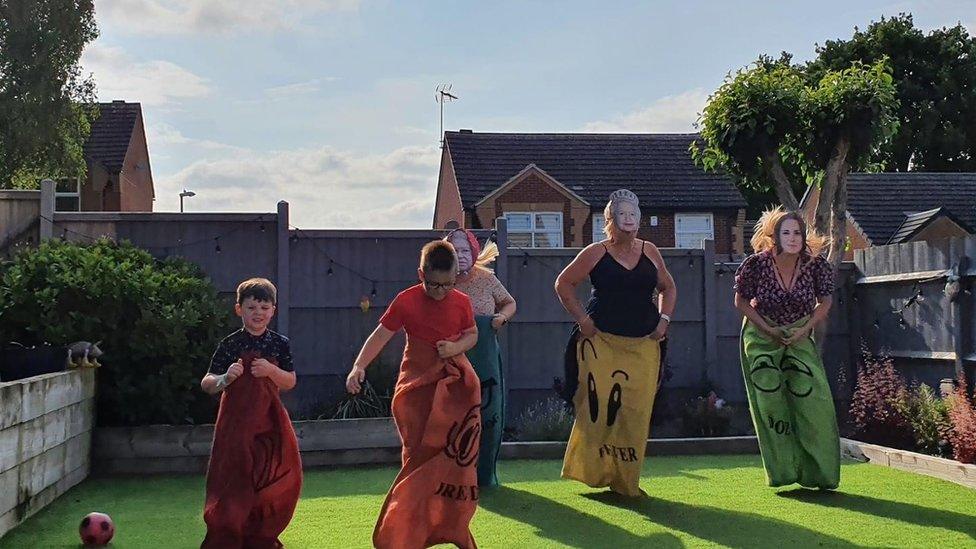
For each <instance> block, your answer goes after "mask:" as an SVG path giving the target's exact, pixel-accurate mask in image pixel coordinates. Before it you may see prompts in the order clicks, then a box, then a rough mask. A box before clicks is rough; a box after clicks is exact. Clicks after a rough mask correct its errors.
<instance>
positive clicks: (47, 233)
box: [41, 179, 55, 242]
mask: <svg viewBox="0 0 976 549" xmlns="http://www.w3.org/2000/svg"><path fill="white" fill-rule="evenodd" d="M54 190H55V183H54V181H52V180H50V179H45V180H43V181H41V242H44V241H45V240H50V239H51V238H52V237H53V236H54Z"/></svg>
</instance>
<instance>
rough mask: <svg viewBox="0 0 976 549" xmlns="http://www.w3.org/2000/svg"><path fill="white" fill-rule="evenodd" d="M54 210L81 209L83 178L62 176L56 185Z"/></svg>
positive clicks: (70, 210)
mask: <svg viewBox="0 0 976 549" xmlns="http://www.w3.org/2000/svg"><path fill="white" fill-rule="evenodd" d="M54 210H55V211H58V212H77V211H81V178H80V177H62V178H60V179H58V180H57V182H56V183H55V185H54Z"/></svg>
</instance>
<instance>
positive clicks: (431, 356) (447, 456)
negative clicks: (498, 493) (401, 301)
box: [373, 339, 481, 549]
mask: <svg viewBox="0 0 976 549" xmlns="http://www.w3.org/2000/svg"><path fill="white" fill-rule="evenodd" d="M393 418H394V420H395V421H396V425H397V429H398V430H399V432H400V438H401V440H402V441H403V456H402V459H403V467H402V468H401V469H400V474H398V475H397V477H396V480H394V481H393V486H392V487H391V488H390V492H389V493H388V494H387V496H386V501H385V502H384V503H383V509H382V510H381V511H380V516H379V519H378V520H377V522H376V529H375V530H374V531H373V545H375V546H376V547H378V548H380V549H393V548H396V549H414V548H424V547H430V546H432V545H436V544H438V543H453V544H455V545H457V546H458V547H461V548H462V549H474V548H475V547H477V545H476V544H475V541H474V537H473V536H472V535H471V529H470V527H469V525H470V523H471V518H472V517H473V516H474V512H475V510H476V509H477V507H478V470H477V464H478V446H479V443H480V438H481V387H480V385H479V383H478V376H477V374H475V372H474V368H472V367H471V363H470V362H468V359H467V358H465V357H464V355H458V356H456V357H453V358H450V359H446V360H445V359H442V358H440V357H439V356H438V354H437V349H436V348H434V347H433V346H431V345H429V344H427V343H423V342H420V341H413V342H411V341H410V340H409V339H408V343H407V347H406V350H404V352H403V363H402V364H401V366H400V377H399V379H398V380H397V386H396V391H395V392H394V394H393Z"/></svg>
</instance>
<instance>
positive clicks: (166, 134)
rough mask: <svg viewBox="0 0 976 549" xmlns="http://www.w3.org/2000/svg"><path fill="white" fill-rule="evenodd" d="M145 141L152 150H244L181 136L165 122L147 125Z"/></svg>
mask: <svg viewBox="0 0 976 549" xmlns="http://www.w3.org/2000/svg"><path fill="white" fill-rule="evenodd" d="M146 140H147V141H148V142H149V147H150V149H152V148H153V147H155V146H161V147H172V146H179V145H186V146H190V147H195V148H199V149H207V150H220V151H237V152H243V151H244V150H245V149H242V148H240V147H235V146H233V145H228V144H226V143H218V142H216V141H210V140H207V139H196V138H192V137H187V136H185V135H183V134H182V133H181V132H180V130H178V129H176V128H175V127H173V126H171V125H170V124H166V123H165V122H158V123H150V124H148V126H147V127H146Z"/></svg>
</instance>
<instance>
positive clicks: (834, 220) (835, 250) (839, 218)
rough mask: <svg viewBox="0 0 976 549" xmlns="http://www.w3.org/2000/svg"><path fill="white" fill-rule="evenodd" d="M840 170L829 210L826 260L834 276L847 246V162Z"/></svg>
mask: <svg viewBox="0 0 976 549" xmlns="http://www.w3.org/2000/svg"><path fill="white" fill-rule="evenodd" d="M844 168H845V169H844V170H842V171H841V172H840V174H839V176H838V178H837V189H836V192H835V193H834V203H833V206H832V208H831V210H830V254H829V255H828V256H827V260H828V261H830V265H831V266H832V267H833V268H834V276H835V277H836V276H837V268H838V267H840V264H841V263H842V262H843V261H844V252H845V248H846V247H847V170H848V169H849V167H848V165H847V163H846V162H845V163H844Z"/></svg>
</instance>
